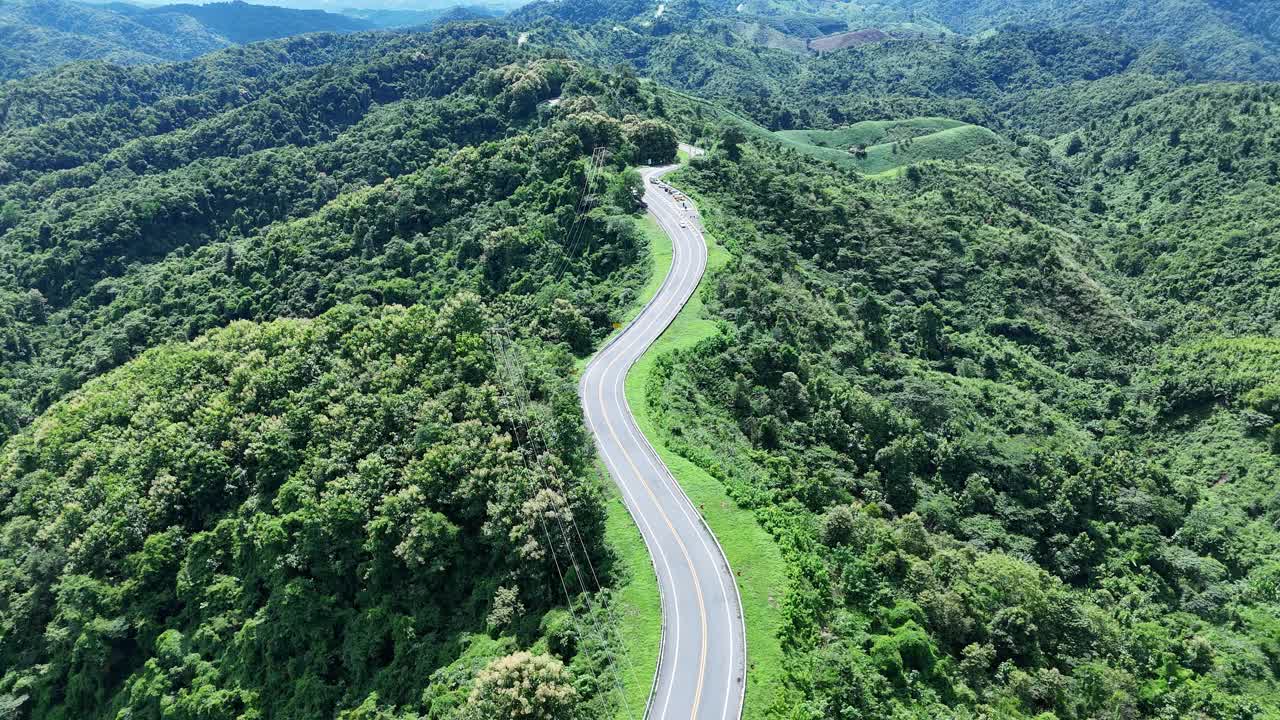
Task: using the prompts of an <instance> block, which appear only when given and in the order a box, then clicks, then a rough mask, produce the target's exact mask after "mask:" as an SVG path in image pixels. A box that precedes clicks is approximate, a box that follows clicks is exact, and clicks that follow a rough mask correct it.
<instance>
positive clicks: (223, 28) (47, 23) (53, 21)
mask: <svg viewBox="0 0 1280 720" xmlns="http://www.w3.org/2000/svg"><path fill="white" fill-rule="evenodd" d="M373 27H375V25H374V24H373V23H371V22H369V21H367V20H362V19H360V18H353V17H347V16H345V15H338V14H336V13H328V12H323V11H320V10H292V9H288V8H279V7H269V6H265V5H249V4H247V3H243V2H228V3H213V4H209V5H164V6H159V7H154V8H143V7H138V6H134V5H127V4H124V3H112V4H110V5H87V4H83V3H77V2H68V1H67V0H3V1H0V79H11V78H15V77H23V76H26V75H31V74H34V73H36V72H39V71H41V70H45V69H49V68H52V67H56V66H58V65H60V64H62V63H65V62H70V61H73V60H88V59H102V60H109V61H112V62H118V63H126V64H129V63H142V62H159V61H172V60H186V59H190V58H193V57H196V56H199V55H203V54H204V53H207V52H210V51H212V50H217V49H219V48H223V47H227V46H229V45H236V44H241V43H247V42H254V41H257V40H267V39H272V38H280V37H286V36H289V35H298V34H302V33H310V32H344V33H345V32H356V31H359V30H367V29H371V28H373Z"/></svg>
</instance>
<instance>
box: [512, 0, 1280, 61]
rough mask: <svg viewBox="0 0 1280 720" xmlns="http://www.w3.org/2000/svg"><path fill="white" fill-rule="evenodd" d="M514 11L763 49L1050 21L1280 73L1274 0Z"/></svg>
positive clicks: (757, 0) (772, 0)
mask: <svg viewBox="0 0 1280 720" xmlns="http://www.w3.org/2000/svg"><path fill="white" fill-rule="evenodd" d="M659 6H662V12H661V13H659V12H658V8H659ZM513 17H514V18H516V19H517V20H523V21H526V22H532V21H536V20H537V19H539V18H553V19H556V20H560V21H564V22H570V23H578V24H593V23H609V24H610V25H611V26H612V25H614V24H618V23H621V24H623V25H624V26H626V27H628V28H630V29H632V30H633V31H636V32H639V33H641V34H650V35H666V34H670V33H680V32H693V31H694V28H693V25H694V24H696V23H699V22H707V21H715V22H719V23H720V27H721V28H728V29H731V30H733V31H735V32H736V33H738V34H742V33H743V32H746V33H747V34H751V35H754V36H755V37H756V38H757V40H758V42H759V43H760V44H762V45H768V46H770V47H776V48H790V49H796V50H801V51H803V50H806V49H822V47H823V46H822V44H819V46H818V47H817V48H812V47H811V46H810V45H808V44H807V42H806V41H807V40H810V39H813V38H816V37H822V36H828V35H832V34H835V33H842V32H846V31H859V30H867V29H875V30H880V31H887V32H891V33H896V34H917V35H918V34H926V35H935V36H937V35H964V36H970V37H972V36H981V35H985V34H989V33H992V32H996V31H999V30H1002V29H1006V28H1009V27H1011V26H1017V27H1023V28H1043V27H1049V28H1055V29H1058V30H1077V31H1081V32H1087V33H1093V34H1104V35H1113V36H1118V37H1120V38H1123V39H1124V40H1126V41H1127V42H1130V43H1133V44H1135V45H1138V46H1139V47H1167V48H1171V49H1176V52H1177V53H1179V54H1180V55H1182V56H1183V57H1185V58H1186V59H1187V61H1188V62H1189V63H1190V64H1191V65H1192V66H1193V69H1195V70H1196V71H1198V73H1199V74H1200V75H1202V76H1205V77H1211V78H1221V79H1265V80H1273V79H1280V2H1276V1H1275V0H1178V2H1169V1H1168V0H963V1H961V0H880V1H879V2H875V3H865V2H840V1H839V0H678V1H677V2H666V3H659V2H657V0H537V1H536V2H533V3H531V4H529V5H527V6H525V7H523V8H521V9H519V10H517V11H516V12H515V13H513ZM726 23H727V25H726ZM834 44H835V45H837V46H838V45H840V42H839V41H835V42H834Z"/></svg>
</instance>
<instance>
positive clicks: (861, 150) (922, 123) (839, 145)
mask: <svg viewBox="0 0 1280 720" xmlns="http://www.w3.org/2000/svg"><path fill="white" fill-rule="evenodd" d="M776 135H777V136H778V137H779V138H781V139H782V140H783V142H784V143H785V144H786V145H788V146H789V147H796V148H799V149H800V150H801V151H802V152H805V153H808V154H811V155H813V156H814V157H816V158H819V159H822V160H829V161H831V162H836V163H839V164H842V165H849V166H851V167H855V168H857V169H858V170H861V171H862V172H865V173H871V174H876V173H883V172H888V171H890V170H895V169H898V168H901V167H905V166H907V165H911V164H913V163H918V162H924V161H927V160H961V159H964V158H966V157H970V156H972V155H973V154H974V153H976V152H978V151H980V150H982V149H983V148H988V147H995V146H998V145H999V144H1000V142H1001V141H1000V138H999V136H997V135H996V134H995V133H993V132H991V131H990V130H988V129H987V128H984V127H978V126H976V125H969V124H967V123H962V122H959V121H957V120H949V119H947V118H913V119H910V120H904V121H901V122H899V121H890V120H868V121H864V122H860V123H856V124H854V125H850V126H849V127H847V128H841V129H839V130H783V131H779V132H778V133H776Z"/></svg>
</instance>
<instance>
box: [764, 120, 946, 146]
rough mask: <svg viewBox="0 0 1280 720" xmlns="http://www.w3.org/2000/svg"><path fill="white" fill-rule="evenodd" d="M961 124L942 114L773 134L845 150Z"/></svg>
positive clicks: (867, 121)
mask: <svg viewBox="0 0 1280 720" xmlns="http://www.w3.org/2000/svg"><path fill="white" fill-rule="evenodd" d="M965 124H966V123H963V122H960V121H959V120H952V119H950V118H944V117H920V118H912V119H910V120H865V121H863V122H860V123H854V124H853V125H850V126H849V127H844V128H840V129H838V130H779V131H778V132H776V133H774V134H775V135H777V136H779V137H781V138H785V139H787V140H794V141H795V142H799V143H805V144H808V145H817V146H818V147H831V148H838V149H847V148H848V147H849V146H850V145H867V146H871V145H879V144H880V143H883V142H886V141H889V140H891V139H893V136H894V135H900V136H901V137H907V136H917V137H918V136H920V135H928V134H930V133H935V132H938V131H941V130H950V129H951V128H956V127H963V126H964V125H965Z"/></svg>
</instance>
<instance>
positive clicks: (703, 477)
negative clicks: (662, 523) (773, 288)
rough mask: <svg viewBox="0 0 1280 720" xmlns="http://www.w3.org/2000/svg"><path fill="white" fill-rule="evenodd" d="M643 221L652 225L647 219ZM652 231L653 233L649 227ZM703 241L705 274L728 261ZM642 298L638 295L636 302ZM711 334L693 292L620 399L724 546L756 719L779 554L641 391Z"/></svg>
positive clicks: (777, 655)
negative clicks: (680, 448) (672, 443)
mask: <svg viewBox="0 0 1280 720" xmlns="http://www.w3.org/2000/svg"><path fill="white" fill-rule="evenodd" d="M645 222H646V223H648V224H652V223H653V221H652V220H650V219H648V218H646V220H645ZM653 229H654V230H657V228H656V226H655V227H654V228H653ZM658 232H661V231H658ZM664 237H665V236H664ZM706 238H707V250H708V257H707V271H708V273H710V272H713V271H715V270H716V269H718V268H720V267H722V266H723V265H724V264H725V263H726V262H728V260H729V253H728V252H727V251H726V250H725V249H724V248H723V247H721V246H720V245H719V244H718V243H716V241H715V238H713V237H711V236H710V235H707V236H706ZM651 247H652V248H655V249H659V248H664V247H665V248H666V252H667V253H670V241H669V240H667V241H666V242H665V244H657V243H655V244H653V245H651ZM661 252H662V251H661V250H660V249H659V250H658V254H659V255H661ZM669 266H670V257H669V255H667V259H666V264H665V266H663V265H659V267H658V268H656V271H657V273H658V276H659V277H661V276H662V275H665V273H666V268H667V267H669ZM647 299H648V298H647V297H642V301H645V300H647ZM716 332H717V328H716V324H715V322H714V321H712V320H711V319H710V318H708V317H706V314H705V313H704V312H703V303H702V297H701V295H700V294H698V293H695V294H694V296H693V298H692V299H691V300H690V301H689V303H688V304H687V305H686V306H685V307H684V310H682V311H681V312H680V314H679V315H678V316H677V317H676V320H675V322H673V323H672V324H671V327H669V328H667V331H666V332H665V333H663V335H662V337H661V338H659V339H658V341H657V342H656V343H654V344H653V346H652V347H651V348H649V351H648V352H647V353H645V355H644V357H642V358H640V360H639V362H637V363H636V364H635V366H633V367H632V369H631V372H630V374H628V375H627V382H626V393H627V402H628V404H629V405H630V406H631V411H632V413H634V414H635V417H636V424H637V425H638V426H639V427H640V430H641V431H642V432H644V434H645V436H646V437H648V438H649V440H650V442H652V443H653V444H654V447H655V448H656V449H657V451H658V454H659V455H660V456H661V457H662V460H663V462H665V463H666V465H667V467H668V468H670V469H671V472H672V474H674V475H675V477H676V479H677V480H678V481H679V482H680V485H681V487H683V488H684V491H685V493H687V494H688V496H689V499H690V500H692V501H693V504H694V505H696V506H699V507H701V508H703V517H704V518H706V521H707V524H708V525H709V526H710V527H711V529H712V531H713V532H714V533H715V535H716V538H717V539H718V540H719V541H720V545H721V546H722V547H723V548H724V552H725V554H726V555H727V556H728V559H729V565H730V566H731V567H732V568H733V569H734V572H735V573H737V575H738V589H739V592H740V593H741V595H742V606H743V613H744V614H745V616H746V626H747V651H748V657H747V662H748V665H749V666H750V668H751V669H750V671H749V672H748V675H747V699H746V705H745V707H744V712H743V716H744V717H746V718H762V717H764V711H765V708H766V707H767V706H768V704H769V703H770V701H771V700H772V698H774V697H775V696H776V695H777V693H778V690H779V689H780V687H781V683H782V646H781V644H780V642H779V639H778V630H779V627H780V625H781V623H782V615H781V612H780V610H779V602H780V600H781V595H782V593H783V591H784V589H785V588H786V586H787V572H786V567H785V565H784V564H783V560H782V553H781V551H780V550H779V549H778V546H777V545H776V544H775V543H774V539H773V537H772V536H771V535H769V533H768V532H766V531H765V530H764V528H762V527H760V525H759V524H758V523H757V522H756V519H755V517H754V515H753V514H752V513H751V511H750V510H745V509H742V508H739V507H738V506H737V505H735V504H734V503H733V501H732V500H730V499H729V497H728V495H726V494H725V492H724V488H723V487H722V486H721V485H720V483H719V481H717V480H716V479H715V478H713V477H712V476H711V475H709V474H707V473H706V472H705V471H703V470H702V468H700V467H698V466H697V465H694V464H693V463H691V462H689V461H688V460H686V459H685V458H683V457H681V456H679V455H677V454H675V453H674V452H671V451H670V450H668V449H667V448H666V446H665V444H664V443H663V442H662V438H663V433H662V432H661V431H660V429H659V428H658V427H656V426H655V424H654V421H653V419H652V418H651V417H650V412H649V406H648V402H647V401H646V399H645V392H644V389H645V386H646V385H647V384H648V381H649V375H650V373H651V372H652V371H653V366H654V363H655V361H656V359H657V357H658V356H660V355H662V354H665V353H667V352H670V351H672V350H676V349H679V348H685V347H689V346H691V345H693V344H695V343H697V342H699V341H700V340H702V339H704V338H707V337H710V336H712V335H714V334H715V333H716ZM637 536H638V534H637Z"/></svg>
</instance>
